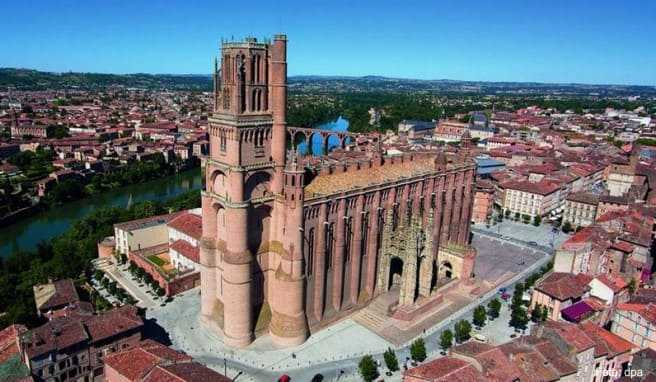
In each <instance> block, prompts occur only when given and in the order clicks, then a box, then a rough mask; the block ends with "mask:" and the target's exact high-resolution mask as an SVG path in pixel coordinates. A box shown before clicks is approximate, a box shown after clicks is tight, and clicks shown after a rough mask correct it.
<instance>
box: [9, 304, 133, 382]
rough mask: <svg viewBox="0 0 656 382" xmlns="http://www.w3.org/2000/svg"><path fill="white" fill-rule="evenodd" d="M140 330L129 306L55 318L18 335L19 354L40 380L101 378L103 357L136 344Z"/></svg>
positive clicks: (91, 379)
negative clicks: (96, 313)
mask: <svg viewBox="0 0 656 382" xmlns="http://www.w3.org/2000/svg"><path fill="white" fill-rule="evenodd" d="M142 329H143V320H142V318H141V317H140V316H139V315H138V314H137V308H136V307H134V306H131V305H124V306H122V307H120V308H115V309H113V310H110V311H107V312H104V313H101V314H98V315H93V314H88V313H85V314H70V315H66V316H62V317H57V318H54V319H52V320H50V321H48V323H46V324H44V325H42V326H39V327H37V328H34V329H32V330H29V331H26V332H25V333H23V334H22V335H21V337H20V349H21V357H22V359H23V362H24V363H25V364H26V365H27V366H28V368H29V370H30V372H31V374H32V375H33V376H34V377H35V378H36V379H37V380H39V381H52V382H54V381H64V380H86V381H103V380H104V377H103V374H104V373H103V357H105V356H107V355H108V354H111V353H113V352H116V351H119V350H125V349H129V348H131V347H134V346H136V345H137V344H138V343H139V341H141V332H142Z"/></svg>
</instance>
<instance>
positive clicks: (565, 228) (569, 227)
mask: <svg viewBox="0 0 656 382" xmlns="http://www.w3.org/2000/svg"><path fill="white" fill-rule="evenodd" d="M560 229H561V230H563V232H565V233H569V232H572V223H570V222H568V221H565V222H564V223H563V225H562V227H560Z"/></svg>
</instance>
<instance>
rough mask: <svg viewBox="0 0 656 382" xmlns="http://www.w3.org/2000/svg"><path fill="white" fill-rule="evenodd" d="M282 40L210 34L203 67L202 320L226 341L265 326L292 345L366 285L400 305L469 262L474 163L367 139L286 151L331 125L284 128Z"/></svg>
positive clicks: (354, 305) (362, 296)
mask: <svg viewBox="0 0 656 382" xmlns="http://www.w3.org/2000/svg"><path fill="white" fill-rule="evenodd" d="M286 50H287V38H286V36H284V35H277V36H275V37H274V38H273V40H272V42H271V43H262V42H258V41H257V40H256V39H252V38H251V39H246V40H245V41H243V42H227V43H223V45H222V52H221V65H220V68H219V65H218V63H217V64H216V68H215V74H214V81H215V88H214V92H215V102H214V113H213V114H212V116H211V117H210V119H209V135H210V155H209V158H208V159H207V162H206V163H207V168H206V174H207V175H206V176H207V181H206V185H207V186H206V189H205V190H204V191H203V193H202V208H203V232H202V239H201V244H200V248H201V249H200V264H201V300H202V301H201V307H202V308H201V321H202V322H203V323H204V324H205V325H206V326H208V327H210V328H212V329H213V330H215V331H216V332H217V333H219V334H220V335H222V336H223V338H224V340H225V343H226V344H228V345H230V346H235V347H243V346H246V345H248V344H250V343H251V342H252V341H253V339H254V337H255V336H257V335H260V334H266V333H268V334H269V335H270V336H271V338H272V340H273V342H274V343H275V344H276V345H278V346H292V345H298V344H300V343H302V342H304V341H305V340H306V338H307V337H308V336H309V333H310V332H311V331H312V330H317V329H319V328H321V327H324V326H326V325H328V324H330V323H331V322H333V321H335V320H337V319H339V318H340V317H344V316H346V315H348V314H351V313H353V312H354V311H356V310H358V309H360V308H362V307H364V306H366V305H367V304H368V303H369V302H370V301H371V300H372V299H373V298H374V297H375V296H378V295H381V294H383V293H388V292H389V293H397V294H398V296H399V301H400V304H401V306H412V304H414V303H415V301H416V300H417V299H419V298H420V297H421V298H424V299H430V298H432V297H433V296H434V294H435V293H436V292H435V291H436V289H437V286H438V285H443V283H445V282H447V281H449V280H454V281H457V280H467V281H468V280H469V279H470V277H471V276H472V271H473V262H474V258H475V251H473V250H472V249H471V248H470V247H469V222H470V217H471V210H472V204H473V190H474V179H475V164H474V162H473V161H471V160H468V159H467V158H466V157H464V156H463V157H458V158H451V159H449V158H447V156H446V155H445V154H444V153H441V152H438V151H427V152H413V153H407V154H402V155H396V156H393V157H392V156H386V155H385V153H384V152H383V150H382V148H381V147H380V142H378V145H376V147H368V148H366V149H362V150H360V151H359V152H354V153H353V156H344V157H341V158H335V157H331V156H328V158H327V159H326V160H319V161H313V160H312V158H307V157H305V158H300V157H298V156H297V154H296V153H295V152H294V151H293V150H290V151H288V149H291V148H293V145H294V142H295V137H298V136H299V134H302V135H305V136H306V137H312V136H313V134H319V135H320V136H321V137H322V138H323V139H324V140H325V141H326V142H327V139H328V134H329V133H330V132H325V131H319V130H316V131H314V130H313V129H300V128H293V127H288V126H286V107H287V62H286V55H287V52H286ZM338 138H339V139H340V141H341V142H342V146H343V143H344V139H343V137H339V136H338ZM287 142H292V147H288V143H287ZM372 146H373V145H372ZM458 155H460V154H458ZM463 155H464V154H463Z"/></svg>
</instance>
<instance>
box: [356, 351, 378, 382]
mask: <svg viewBox="0 0 656 382" xmlns="http://www.w3.org/2000/svg"><path fill="white" fill-rule="evenodd" d="M358 370H359V371H360V376H361V377H362V379H364V380H365V382H371V381H373V380H374V379H376V378H378V375H379V374H378V366H376V361H374V357H372V356H370V355H365V356H364V357H362V359H361V360H360V363H358Z"/></svg>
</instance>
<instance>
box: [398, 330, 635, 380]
mask: <svg viewBox="0 0 656 382" xmlns="http://www.w3.org/2000/svg"><path fill="white" fill-rule="evenodd" d="M632 359H633V357H632V345H631V343H629V342H628V341H625V340H623V339H622V338H620V337H618V336H616V335H614V334H613V333H611V332H609V331H607V330H605V329H603V328H600V327H598V326H596V325H593V324H588V323H585V324H571V323H566V322H554V321H548V322H545V323H542V324H539V325H536V326H535V327H534V328H533V330H532V331H531V334H530V335H526V336H520V337H518V338H515V339H513V340H511V341H509V342H506V343H504V344H501V345H497V346H494V345H491V344H487V343H480V342H477V341H475V340H470V341H468V342H465V343H462V344H458V345H455V346H454V347H452V348H451V349H449V353H448V355H447V356H446V357H442V358H437V359H435V360H432V361H428V362H425V363H423V364H422V365H420V366H417V367H414V368H411V369H408V370H407V371H404V372H403V380H404V381H406V382H407V381H412V382H426V381H431V382H433V381H439V382H450V381H463V382H464V381H467V382H469V381H481V382H482V381H499V382H501V381H504V382H506V381H507V382H510V381H512V382H515V381H576V382H598V381H606V380H612V379H611V378H613V376H621V375H622V372H623V370H625V369H626V368H627V367H628V365H629V364H630V363H631V360H632Z"/></svg>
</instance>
